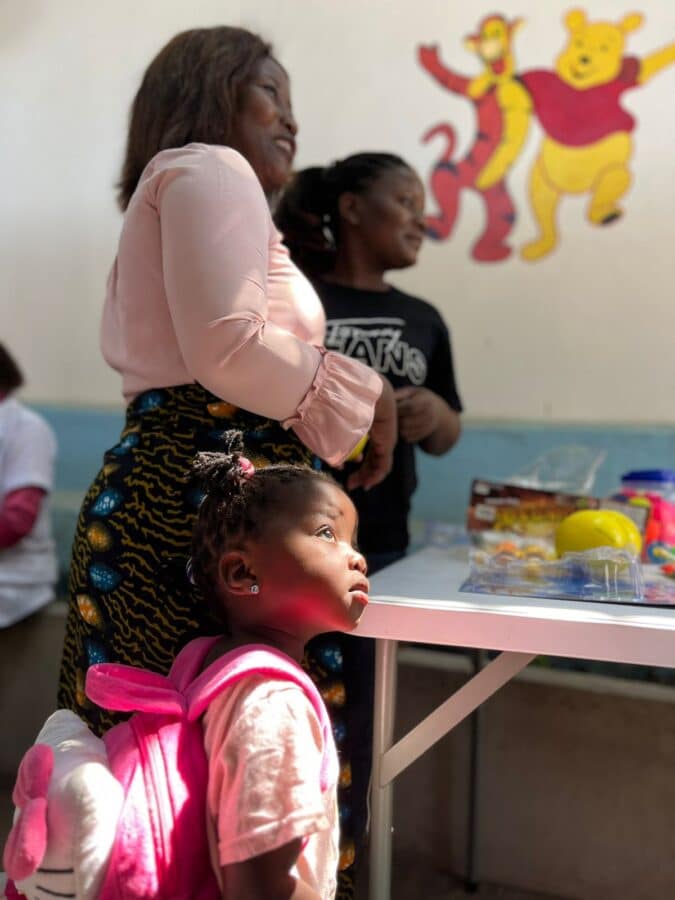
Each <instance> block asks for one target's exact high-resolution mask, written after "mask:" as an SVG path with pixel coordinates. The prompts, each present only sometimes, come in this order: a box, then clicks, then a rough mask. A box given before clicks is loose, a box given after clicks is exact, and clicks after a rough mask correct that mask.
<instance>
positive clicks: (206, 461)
mask: <svg viewBox="0 0 675 900" xmlns="http://www.w3.org/2000/svg"><path fill="white" fill-rule="evenodd" d="M242 448H243V443H242V434H241V432H233V433H232V436H231V438H230V445H229V447H228V451H227V452H226V453H199V454H198V455H197V457H196V459H195V462H194V465H193V472H194V474H195V477H196V480H197V483H198V484H199V486H200V487H201V489H202V490H203V492H204V496H203V499H202V501H201V504H200V506H199V512H198V514H197V521H196V523H195V526H194V530H193V532H192V555H191V559H190V577H191V579H192V582H193V584H194V585H195V586H196V587H197V589H198V590H199V593H200V594H201V595H202V597H203V599H204V600H205V601H206V602H207V603H208V604H209V606H210V608H211V611H212V612H214V613H215V614H216V615H217V616H218V618H219V619H220V620H221V621H223V622H225V621H226V617H225V614H224V610H223V607H222V595H221V593H220V591H219V588H218V581H219V572H218V566H219V563H220V559H221V557H222V555H223V553H225V552H227V551H228V550H231V549H236V548H238V547H241V545H242V543H243V542H244V541H245V540H246V539H248V538H254V539H255V538H257V537H260V536H261V535H262V534H263V533H264V531H265V528H266V527H267V525H268V524H269V522H270V520H271V519H272V518H273V517H274V516H275V515H278V514H279V512H280V511H288V510H289V509H292V502H293V500H294V499H295V500H297V499H298V498H299V497H301V496H303V495H306V494H307V493H308V491H309V490H310V488H311V487H312V485H313V484H316V483H317V482H324V483H328V484H336V482H335V481H334V479H333V478H331V476H330V475H328V474H326V473H325V472H320V471H317V470H315V469H310V468H309V467H308V466H301V465H290V464H288V463H278V464H275V465H270V466H265V467H261V468H259V469H254V468H253V465H252V463H250V462H249V460H247V459H246V458H245V457H244V456H243V453H242Z"/></svg>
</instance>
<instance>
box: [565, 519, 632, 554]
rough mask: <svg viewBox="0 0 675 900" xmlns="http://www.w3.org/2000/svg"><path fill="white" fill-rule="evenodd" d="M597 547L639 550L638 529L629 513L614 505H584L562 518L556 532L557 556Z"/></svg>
mask: <svg viewBox="0 0 675 900" xmlns="http://www.w3.org/2000/svg"><path fill="white" fill-rule="evenodd" d="M596 547H614V548H616V549H619V550H628V551H629V552H630V553H633V554H635V556H638V557H639V556H640V553H641V551H642V535H641V534H640V530H639V528H638V527H637V525H636V524H635V522H633V520H632V519H630V518H629V517H628V516H626V515H624V513H622V512H618V511H617V510H614V509H584V510H580V511H579V512H575V513H572V514H571V515H569V516H567V517H566V518H565V519H563V520H562V522H561V523H560V525H558V528H557V529H556V533H555V549H556V553H557V555H558V556H564V555H565V553H583V552H584V551H585V550H593V549H595V548H596Z"/></svg>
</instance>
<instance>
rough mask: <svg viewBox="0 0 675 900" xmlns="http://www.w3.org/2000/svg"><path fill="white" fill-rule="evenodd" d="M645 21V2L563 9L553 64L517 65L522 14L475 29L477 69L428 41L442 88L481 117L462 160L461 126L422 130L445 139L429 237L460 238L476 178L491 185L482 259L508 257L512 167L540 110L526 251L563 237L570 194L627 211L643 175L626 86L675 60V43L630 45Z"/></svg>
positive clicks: (595, 221) (607, 213)
mask: <svg viewBox="0 0 675 900" xmlns="http://www.w3.org/2000/svg"><path fill="white" fill-rule="evenodd" d="M643 21H644V17H643V16H642V15H641V14H640V13H630V14H628V15H626V16H624V17H623V18H622V19H621V20H620V21H618V22H616V23H611V22H604V21H591V20H589V18H588V16H587V14H586V13H585V12H584V11H583V10H581V9H573V10H571V11H569V12H568V13H567V14H566V15H565V18H564V24H565V28H566V30H567V34H568V37H567V43H566V45H565V47H564V48H563V50H562V52H561V53H560V55H559V56H558V58H557V60H556V62H555V66H554V67H553V68H552V69H536V70H528V71H522V70H517V68H516V63H515V57H514V52H513V38H514V34H515V32H516V30H517V29H518V27H519V26H520V25H521V20H520V19H514V20H511V21H509V20H508V19H507V18H506V17H505V16H503V15H492V16H488V17H487V18H485V19H483V20H482V22H480V24H479V27H478V31H477V33H476V34H475V35H471V36H469V37H468V38H467V39H466V40H465V46H466V47H467V49H469V50H471V51H472V52H474V53H476V54H477V55H478V57H479V58H480V60H481V63H482V66H483V71H482V72H481V74H480V75H477V76H475V77H474V78H469V77H466V76H463V75H459V74H457V73H456V72H455V71H453V70H452V69H450V68H448V67H447V66H446V65H444V64H443V63H442V62H441V60H440V56H439V51H438V47H437V46H436V45H428V46H421V47H419V48H418V60H419V62H420V64H421V66H422V67H423V68H424V69H425V70H426V71H427V72H428V73H429V74H430V75H431V76H432V77H433V78H434V79H435V80H436V81H438V82H439V84H441V85H442V86H443V87H445V88H447V89H448V90H450V91H452V92H453V93H456V94H460V95H462V96H464V97H466V98H467V99H468V100H470V101H471V102H472V103H473V105H474V107H475V109H476V116H477V130H476V136H475V140H474V142H473V146H472V147H471V150H470V151H469V153H467V155H466V156H465V157H464V159H462V160H461V161H454V160H453V159H452V154H453V149H454V144H455V131H454V129H453V127H452V125H450V124H439V125H436V126H434V127H433V128H431V129H429V130H428V131H427V132H426V133H425V134H424V136H423V137H422V141H423V142H427V141H429V140H431V139H432V138H434V137H436V136H439V135H442V136H443V137H444V138H445V140H446V147H445V149H444V152H443V153H442V155H441V157H440V159H438V161H437V162H436V163H435V164H434V167H433V170H432V173H431V175H430V179H429V186H430V193H431V195H432V196H433V198H434V200H435V202H436V204H437V206H438V212H436V213H435V214H432V215H429V216H428V217H427V220H426V223H427V233H428V235H429V237H431V238H434V239H436V240H439V241H440V240H445V239H447V238H448V237H450V235H451V234H452V230H453V227H454V225H455V221H456V218H457V214H458V208H459V195H460V192H461V190H462V189H463V188H468V189H471V190H474V191H476V192H478V193H480V194H481V195H482V196H483V199H484V202H485V209H486V219H487V221H486V225H485V230H484V232H483V234H482V235H481V237H480V238H479V239H478V241H477V242H476V243H475V244H474V246H473V249H472V256H473V258H474V259H475V260H477V261H479V262H498V261H500V260H504V259H506V258H508V256H509V255H510V254H511V247H510V246H509V245H508V244H507V243H506V238H507V237H508V235H509V232H510V231H511V229H512V227H513V224H514V222H515V221H516V207H515V204H514V202H513V200H512V198H511V195H510V193H509V190H508V188H507V185H506V176H507V174H508V172H509V170H510V169H511V168H512V167H513V165H514V163H515V162H516V160H517V159H518V157H519V155H520V154H521V152H522V150H523V148H524V146H525V141H526V138H527V135H528V130H529V124H530V121H531V119H532V118H533V117H536V120H537V121H538V123H539V125H540V127H541V131H542V133H543V134H542V139H541V144H540V147H539V150H538V153H537V157H536V159H535V162H534V164H533V167H532V170H531V173H530V177H529V191H528V193H529V200H530V204H531V208H532V212H533V215H534V219H535V222H536V225H537V227H538V230H539V233H538V235H537V236H536V237H535V238H534V239H533V240H531V241H530V242H529V243H527V244H526V245H525V246H524V247H523V248H521V251H520V255H521V258H522V259H524V260H526V261H528V262H534V261H536V260H539V259H542V258H544V257H546V256H547V255H548V254H549V253H551V251H552V250H553V249H554V248H555V247H556V246H557V244H558V241H559V234H558V227H557V222H556V217H557V210H558V206H559V203H560V200H561V199H562V197H564V196H566V195H577V196H579V195H582V196H583V195H586V196H588V198H589V204H588V212H587V218H588V220H589V222H590V223H591V224H592V225H608V224H609V223H611V222H615V221H617V219H619V218H620V217H621V215H622V214H623V210H622V208H621V206H620V203H619V201H620V200H621V198H622V197H623V196H624V195H625V193H626V192H627V191H628V189H629V187H630V184H631V180H632V176H631V170H630V162H631V159H632V155H633V141H632V132H633V130H634V128H635V119H634V118H633V116H632V115H630V114H629V113H628V112H627V111H626V110H625V109H623V107H622V106H621V103H620V100H621V97H622V95H623V94H624V92H625V91H628V90H629V89H632V88H636V87H641V86H642V85H643V84H645V83H646V82H647V81H649V80H650V79H651V78H652V77H653V76H654V75H656V74H657V73H658V72H660V71H661V70H662V69H664V68H665V67H666V66H668V65H670V64H672V63H673V62H675V43H671V44H669V45H668V46H666V47H664V48H662V49H661V50H657V51H655V52H654V53H650V54H648V55H647V56H645V57H644V58H642V59H638V58H636V57H634V56H629V55H625V53H624V50H625V45H626V41H627V39H628V35H630V34H631V33H632V32H633V31H635V30H636V29H637V28H639V27H640V26H641V25H642V23H643Z"/></svg>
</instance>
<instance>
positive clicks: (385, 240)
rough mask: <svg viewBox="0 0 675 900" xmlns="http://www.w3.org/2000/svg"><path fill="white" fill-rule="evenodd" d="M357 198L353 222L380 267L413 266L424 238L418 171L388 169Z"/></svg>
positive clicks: (422, 199) (401, 168)
mask: <svg viewBox="0 0 675 900" xmlns="http://www.w3.org/2000/svg"><path fill="white" fill-rule="evenodd" d="M354 200H355V204H354V207H353V213H355V219H354V222H353V223H352V224H353V225H354V227H355V228H356V229H357V230H358V233H359V237H360V239H361V240H362V242H363V244H364V245H365V247H367V248H368V250H369V251H370V253H371V255H372V257H373V259H374V260H375V262H376V264H377V265H378V267H381V268H382V270H387V269H405V268H407V267H408V266H412V265H414V264H415V263H416V262H417V255H418V253H419V250H420V247H421V245H422V241H423V240H424V187H423V185H422V182H421V181H420V179H419V178H418V177H417V175H416V174H415V172H413V171H412V170H411V169H408V168H405V167H399V168H395V169H389V170H387V171H386V172H384V173H383V174H382V175H380V177H379V178H378V179H377V180H376V181H374V182H373V183H372V184H370V185H369V186H368V187H367V188H366V190H365V191H364V193H363V194H360V195H358V196H357V197H355V198H354Z"/></svg>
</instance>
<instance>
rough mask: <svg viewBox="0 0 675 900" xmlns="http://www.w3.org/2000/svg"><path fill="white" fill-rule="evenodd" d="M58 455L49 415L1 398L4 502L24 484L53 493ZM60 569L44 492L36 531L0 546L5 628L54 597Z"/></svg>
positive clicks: (0, 618)
mask: <svg viewBox="0 0 675 900" xmlns="http://www.w3.org/2000/svg"><path fill="white" fill-rule="evenodd" d="M55 457H56V439H55V437H54V434H53V432H52V430H51V428H50V427H49V425H48V424H47V423H46V422H45V421H44V419H43V418H42V417H41V416H39V415H38V414H37V413H35V412H33V411H32V410H30V409H27V408H26V407H25V406H23V405H22V404H21V403H19V402H18V401H16V400H12V399H10V400H4V401H0V503H1V502H2V500H3V499H4V498H5V496H6V495H7V494H9V493H11V492H12V491H15V490H17V489H18V488H22V487H38V488H42V489H43V490H44V491H46V492H47V493H49V492H50V491H51V489H52V485H53V481H54V460H55ZM57 570H58V566H57V561H56V551H55V547H54V541H53V539H52V534H51V524H50V515H49V504H48V499H47V497H45V499H44V500H43V502H42V503H41V504H40V511H39V513H38V516H37V519H36V520H35V524H34V525H33V528H32V529H31V531H30V532H29V533H28V534H27V535H26V536H25V537H23V538H22V539H21V540H20V541H19V542H18V543H17V544H15V545H14V546H13V547H6V548H4V549H0V628H3V627H6V626H8V625H11V624H13V623H14V622H16V621H18V620H19V619H23V618H24V617H25V616H27V615H30V613H32V612H35V610H36V609H39V608H40V607H41V606H44V605H45V604H46V603H49V602H50V601H51V600H52V599H53V597H54V584H55V582H56V577H57Z"/></svg>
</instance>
